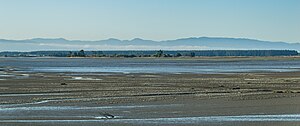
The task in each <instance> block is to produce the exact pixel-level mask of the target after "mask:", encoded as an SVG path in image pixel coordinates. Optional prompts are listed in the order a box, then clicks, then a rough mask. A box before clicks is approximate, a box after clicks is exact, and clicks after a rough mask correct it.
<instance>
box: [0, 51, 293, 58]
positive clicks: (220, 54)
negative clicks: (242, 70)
mask: <svg viewBox="0 0 300 126" xmlns="http://www.w3.org/2000/svg"><path fill="white" fill-rule="evenodd" d="M298 55H299V53H298V52H297V51H294V50H190V51H163V50H158V51H84V50H80V51H34V52H0V56H1V57H46V56H49V57H126V58H132V57H199V56H202V57H203V56H204V57H215V56H218V57H226V56H231V57H233V56H259V57H260V56H298Z"/></svg>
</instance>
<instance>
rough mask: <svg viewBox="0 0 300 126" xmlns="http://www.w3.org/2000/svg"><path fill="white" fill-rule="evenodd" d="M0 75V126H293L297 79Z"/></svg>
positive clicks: (267, 75)
mask: <svg viewBox="0 0 300 126" xmlns="http://www.w3.org/2000/svg"><path fill="white" fill-rule="evenodd" d="M1 72H2V76H1V79H0V125H34V126H35V125H72V126H74V125H75V126H81V125H95V126H99V125H113V126H117V125H120V126H124V125H267V126H269V125H270V126H271V125H272V126H274V125H278V126H279V125H300V72H264V73H263V72H259V73H255V72H248V73H245V72H244V73H228V74H194V73H181V74H178V73H177V74H175V73H174V74H171V73H168V74H163V73H130V74H124V73H70V72H68V73H58V72H52V73H47V72H22V71H15V70H13V69H12V68H4V67H3V68H1Z"/></svg>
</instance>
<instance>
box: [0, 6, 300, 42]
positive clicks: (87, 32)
mask: <svg viewBox="0 0 300 126" xmlns="http://www.w3.org/2000/svg"><path fill="white" fill-rule="evenodd" d="M200 36H209V37H238V38H253V39H260V40H271V41H287V42H300V0H0V39H30V38H37V37H39V38H60V37H62V38H66V39H72V40H74V39H80V40H101V39H107V38H118V39H133V38H144V39H153V40H166V39H177V38H184V37H200Z"/></svg>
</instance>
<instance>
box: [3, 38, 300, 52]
mask: <svg viewBox="0 0 300 126" xmlns="http://www.w3.org/2000/svg"><path fill="white" fill-rule="evenodd" d="M80 49H84V50H160V49H162V50H297V51H300V43H287V42H271V41H261V40H254V39H244V38H220V37H219V38H218V37H199V38H182V39H176V40H166V41H153V40H144V39H140V38H135V39H132V40H119V39H113V38H111V39H107V40H99V41H81V40H66V39H63V38H55V39H45V38H35V39H28V40H5V39H0V51H40V50H80Z"/></svg>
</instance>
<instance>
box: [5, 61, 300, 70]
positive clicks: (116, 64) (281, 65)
mask: <svg viewBox="0 0 300 126" xmlns="http://www.w3.org/2000/svg"><path fill="white" fill-rule="evenodd" d="M7 66H11V67H16V68H20V69H21V70H25V71H34V72H120V73H227V72H267V71H268V72H269V71H271V72H286V71H298V70H300V60H266V61H264V60H226V61H224V60H184V59H182V60H178V59H176V60H174V59H134V58H127V59H126V58H125V59H121V58H120V59H113V58H110V59H109V58H105V59H92V58H0V67H7Z"/></svg>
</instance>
